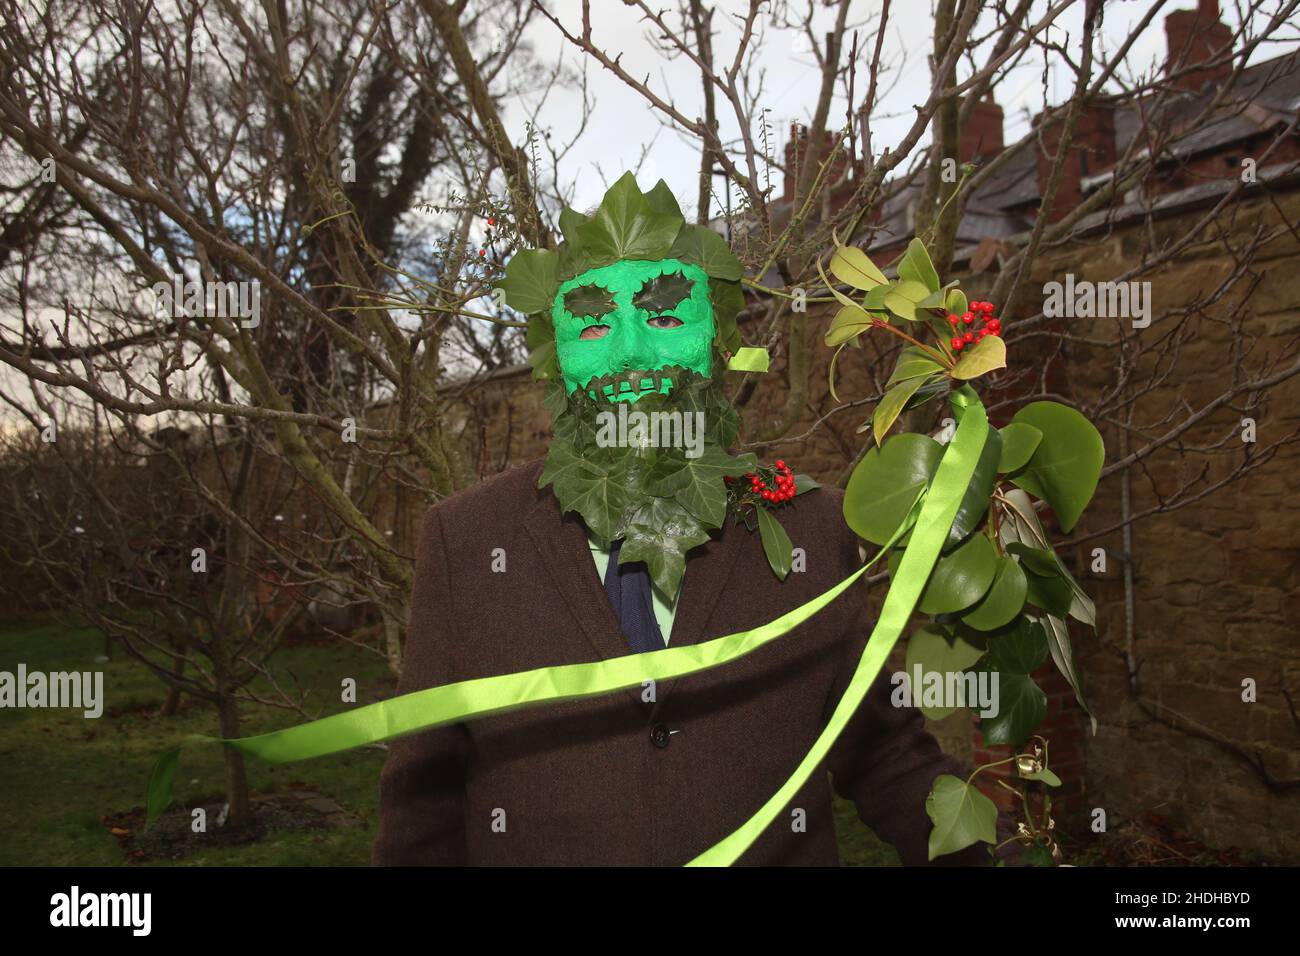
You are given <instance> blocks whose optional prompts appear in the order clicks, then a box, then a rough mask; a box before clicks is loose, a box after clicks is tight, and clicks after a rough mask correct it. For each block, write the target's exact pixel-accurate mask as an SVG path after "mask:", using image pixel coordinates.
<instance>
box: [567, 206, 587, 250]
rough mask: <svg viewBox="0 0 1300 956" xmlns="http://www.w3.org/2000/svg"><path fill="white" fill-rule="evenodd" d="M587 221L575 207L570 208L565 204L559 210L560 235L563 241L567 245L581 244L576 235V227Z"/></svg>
mask: <svg viewBox="0 0 1300 956" xmlns="http://www.w3.org/2000/svg"><path fill="white" fill-rule="evenodd" d="M586 221H587V217H586V216H584V215H583V214H582V213H580V212H578V211H577V210H576V209H570V208H569V207H568V206H565V207H564V208H563V209H561V210H560V235H562V236H564V241H565V242H566V243H568V244H569V245H581V244H582V240H581V238H579V236H578V227H579V226H581V225H582V224H583V223H585V222H586Z"/></svg>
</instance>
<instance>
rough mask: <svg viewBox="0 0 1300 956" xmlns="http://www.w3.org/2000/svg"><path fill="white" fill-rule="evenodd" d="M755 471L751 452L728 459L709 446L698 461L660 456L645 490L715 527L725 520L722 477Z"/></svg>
mask: <svg viewBox="0 0 1300 956" xmlns="http://www.w3.org/2000/svg"><path fill="white" fill-rule="evenodd" d="M757 467H758V459H757V458H756V457H755V456H754V454H753V453H752V452H746V453H745V454H743V455H738V456H736V457H734V458H733V457H732V456H731V455H728V454H727V453H726V452H725V451H723V450H722V449H721V448H718V447H716V446H713V445H710V446H708V447H707V448H706V449H705V452H704V454H703V455H701V456H700V457H699V458H680V459H679V458H676V457H673V458H669V457H668V456H666V455H665V456H661V457H660V460H659V461H658V462H657V463H656V464H655V466H654V469H653V470H652V471H651V473H650V480H649V481H648V483H647V486H646V490H647V491H648V492H649V493H650V494H652V495H658V496H660V497H663V498H676V499H677V500H678V501H680V502H681V503H682V504H683V505H684V506H685V507H686V508H687V509H688V510H689V511H690V512H691V514H693V515H695V517H697V518H699V519H700V520H701V521H703V522H704V523H705V524H707V525H709V526H710V527H714V528H716V527H718V526H719V525H721V524H722V522H723V520H724V519H725V518H726V516H727V486H726V483H725V482H724V481H723V480H722V479H723V477H724V476H728V475H729V476H731V477H736V476H738V475H743V474H745V473H746V472H749V471H753V470H754V469H755V468H757Z"/></svg>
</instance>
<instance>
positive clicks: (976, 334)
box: [948, 302, 1002, 352]
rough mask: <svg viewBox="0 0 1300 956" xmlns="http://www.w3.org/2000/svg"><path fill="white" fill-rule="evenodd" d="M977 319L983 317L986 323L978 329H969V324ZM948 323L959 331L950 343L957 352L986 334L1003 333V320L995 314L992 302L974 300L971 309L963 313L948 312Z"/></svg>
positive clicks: (972, 323)
mask: <svg viewBox="0 0 1300 956" xmlns="http://www.w3.org/2000/svg"><path fill="white" fill-rule="evenodd" d="M976 319H981V320H982V321H983V323H984V324H983V325H982V326H981V327H980V328H979V329H977V330H971V329H968V328H967V326H972V325H974V324H975V320H976ZM948 324H949V325H951V326H952V327H953V330H954V331H955V332H956V333H957V334H956V335H954V336H953V337H952V342H951V343H949V344H951V345H952V347H953V351H955V352H960V351H961V350H962V349H964V348H965V347H966V346H968V345H970V344H972V343H974V342H978V341H979V340H980V339H982V338H984V336H986V335H1001V334H1002V320H1001V319H999V318H998V317H997V316H996V315H994V314H993V303H992V302H972V303H971V304H970V311H969V312H963V313H962V314H961V315H958V314H957V313H956V312H950V313H948Z"/></svg>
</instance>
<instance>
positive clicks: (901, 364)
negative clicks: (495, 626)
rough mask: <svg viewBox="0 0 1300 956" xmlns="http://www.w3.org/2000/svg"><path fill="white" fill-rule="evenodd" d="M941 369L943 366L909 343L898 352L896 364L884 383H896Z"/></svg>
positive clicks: (928, 374)
mask: <svg viewBox="0 0 1300 956" xmlns="http://www.w3.org/2000/svg"><path fill="white" fill-rule="evenodd" d="M942 371H943V366H942V365H940V364H939V363H938V362H936V361H935V360H934V359H933V358H931V357H930V356H929V354H927V353H926V352H923V351H921V350H920V349H918V348H917V347H916V346H915V345H909V346H907V348H905V349H903V350H902V351H901V352H899V353H898V364H897V365H895V366H894V374H892V375H890V376H889V381H888V382H887V383H886V384H887V385H897V384H898V383H899V382H903V381H906V380H907V379H909V378H916V377H918V376H926V377H929V376H930V375H933V374H934V373H935V372H942Z"/></svg>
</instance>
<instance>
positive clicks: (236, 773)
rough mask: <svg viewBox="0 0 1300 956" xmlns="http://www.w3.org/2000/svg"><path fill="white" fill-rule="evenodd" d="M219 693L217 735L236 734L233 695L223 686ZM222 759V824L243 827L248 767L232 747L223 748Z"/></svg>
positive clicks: (249, 817) (249, 812) (248, 815)
mask: <svg viewBox="0 0 1300 956" xmlns="http://www.w3.org/2000/svg"><path fill="white" fill-rule="evenodd" d="M219 693H220V694H221V697H220V699H219V701H218V702H217V713H218V715H219V717H220V721H221V736H222V737H225V738H226V739H231V738H234V737H238V736H239V704H238V703H237V702H236V700H235V698H234V696H233V695H232V694H230V693H228V692H227V691H225V690H224V689H223V690H221V691H219ZM225 760H226V800H227V801H228V802H229V804H230V809H229V811H228V812H227V816H226V826H227V827H229V828H231V829H232V830H243V829H246V828H247V827H248V826H249V825H251V824H252V822H253V808H252V804H251V802H250V801H249V796H248V771H247V768H246V767H245V766H244V755H243V754H241V753H240V752H239V751H238V750H235V749H234V748H233V747H227V748H225Z"/></svg>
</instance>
